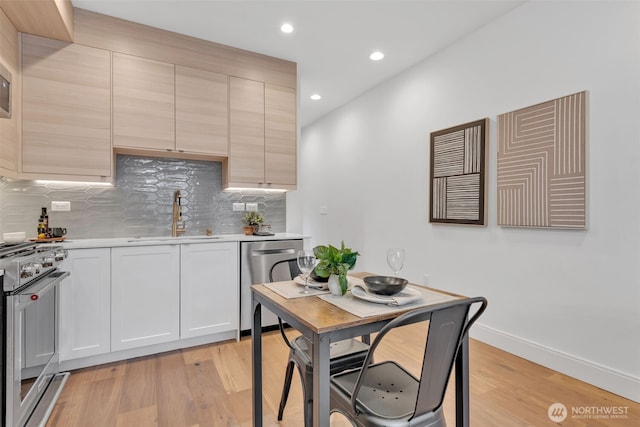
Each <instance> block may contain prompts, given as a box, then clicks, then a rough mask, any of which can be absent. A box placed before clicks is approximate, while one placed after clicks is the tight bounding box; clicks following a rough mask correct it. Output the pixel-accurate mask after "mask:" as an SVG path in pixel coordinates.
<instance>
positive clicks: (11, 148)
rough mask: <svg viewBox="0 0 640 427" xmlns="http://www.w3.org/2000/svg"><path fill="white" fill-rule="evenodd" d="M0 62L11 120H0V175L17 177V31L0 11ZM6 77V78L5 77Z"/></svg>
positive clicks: (18, 109)
mask: <svg viewBox="0 0 640 427" xmlns="http://www.w3.org/2000/svg"><path fill="white" fill-rule="evenodd" d="M0 60H1V61H2V64H3V65H4V67H5V68H6V69H7V71H8V72H9V73H11V80H12V81H11V91H12V92H13V94H12V97H11V110H12V113H11V118H8V119H0V175H2V176H6V177H9V178H17V176H18V129H19V124H20V96H19V94H20V75H19V72H18V31H17V30H16V28H15V27H14V26H13V24H12V23H11V21H10V20H9V18H7V15H5V14H4V12H3V11H2V10H1V9H0ZM5 77H6V76H5Z"/></svg>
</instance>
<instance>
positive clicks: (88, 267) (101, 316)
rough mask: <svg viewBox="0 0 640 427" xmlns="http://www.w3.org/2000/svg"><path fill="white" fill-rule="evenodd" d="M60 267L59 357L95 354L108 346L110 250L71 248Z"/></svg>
mask: <svg viewBox="0 0 640 427" xmlns="http://www.w3.org/2000/svg"><path fill="white" fill-rule="evenodd" d="M61 270H63V271H69V272H71V275H70V276H69V277H67V278H66V279H64V280H63V281H62V282H61V283H60V360H61V361H65V360H71V359H77V358H79V357H88V356H96V355H100V354H105V353H109V351H110V349H111V336H110V330H111V327H110V324H109V322H110V318H111V291H110V288H111V249H109V248H97V249H72V250H70V251H69V256H68V257H67V259H66V260H65V261H64V262H63V263H62V266H61Z"/></svg>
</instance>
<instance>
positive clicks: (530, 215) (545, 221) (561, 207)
mask: <svg viewBox="0 0 640 427" xmlns="http://www.w3.org/2000/svg"><path fill="white" fill-rule="evenodd" d="M586 98H587V93H586V91H583V92H579V93H575V94H573V95H569V96H565V97H562V98H558V99H554V100H552V101H548V102H543V103H541V104H537V105H534V106H531V107H527V108H522V109H520V110H516V111H512V112H510V113H505V114H501V115H499V116H498V123H497V127H498V225H504V226H513V227H544V228H577V229H584V228H586V169H585V168H586V121H587V118H586V103H587V102H586Z"/></svg>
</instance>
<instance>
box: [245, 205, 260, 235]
mask: <svg viewBox="0 0 640 427" xmlns="http://www.w3.org/2000/svg"><path fill="white" fill-rule="evenodd" d="M242 222H244V223H245V224H247V225H246V226H245V227H244V234H245V235H247V236H251V235H252V234H253V233H254V232H256V231H258V226H259V225H260V224H262V223H263V222H264V217H263V216H262V215H260V213H258V212H257V211H251V212H247V213H246V214H245V216H243V217H242Z"/></svg>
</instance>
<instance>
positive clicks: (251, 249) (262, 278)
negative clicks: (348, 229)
mask: <svg viewBox="0 0 640 427" xmlns="http://www.w3.org/2000/svg"><path fill="white" fill-rule="evenodd" d="M300 249H304V247H303V242H302V239H294V240H263V241H259V242H241V243H240V330H241V331H242V332H244V331H250V330H251V285H254V284H257V283H265V282H268V281H269V270H271V266H272V265H273V264H275V263H276V262H278V261H282V260H285V259H290V258H296V257H297V255H298V251H299V250H300ZM277 324H278V318H277V317H276V315H275V314H273V313H272V312H270V311H269V310H267V309H266V308H264V307H263V308H262V326H263V327H264V326H271V325H277Z"/></svg>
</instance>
